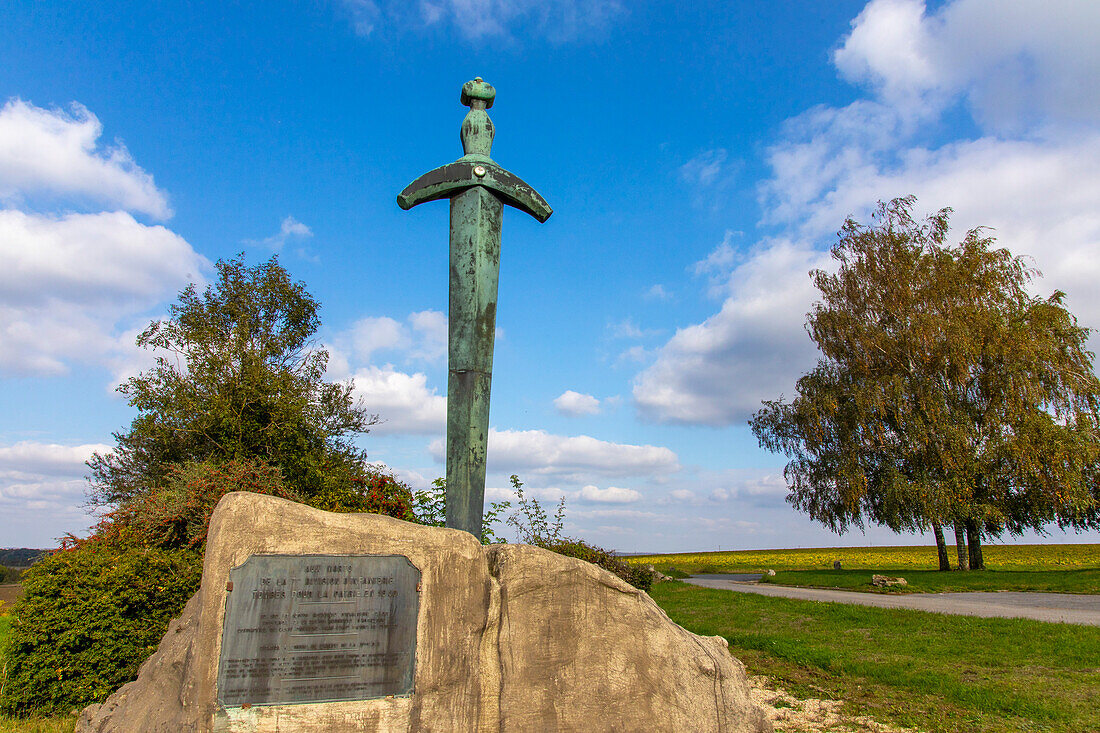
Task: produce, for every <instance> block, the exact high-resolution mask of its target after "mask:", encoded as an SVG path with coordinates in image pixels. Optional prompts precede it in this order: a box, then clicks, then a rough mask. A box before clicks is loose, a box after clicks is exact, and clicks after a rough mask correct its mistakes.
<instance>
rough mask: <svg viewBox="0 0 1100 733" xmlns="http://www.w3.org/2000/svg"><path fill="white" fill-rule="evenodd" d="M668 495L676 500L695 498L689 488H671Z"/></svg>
mask: <svg viewBox="0 0 1100 733" xmlns="http://www.w3.org/2000/svg"><path fill="white" fill-rule="evenodd" d="M668 495H669V496H671V497H672V498H673V499H675V500H676V501H691V500H693V499H694V498H695V492H694V491H691V490H689V489H673V490H672V491H670V492H668Z"/></svg>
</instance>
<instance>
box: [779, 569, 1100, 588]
mask: <svg viewBox="0 0 1100 733" xmlns="http://www.w3.org/2000/svg"><path fill="white" fill-rule="evenodd" d="M882 572H884V573H885V574H887V575H902V576H903V577H904V578H905V580H906V582H908V584H909V585H908V586H906V587H905V588H897V587H892V588H876V587H875V586H873V585H871V575H872V572H871V571H870V570H780V571H778V572H777V573H776V574H775V577H767V576H765V577H764V578H762V580H763V581H764V582H767V583H776V584H778V585H798V586H803V587H811V588H843V589H844V590H858V591H867V592H875V593H948V592H960V591H996V590H1016V591H1041V592H1046V593H1100V570H1032V571H1023V570H986V571H984V572H980V573H941V572H939V571H936V570H883V571H882Z"/></svg>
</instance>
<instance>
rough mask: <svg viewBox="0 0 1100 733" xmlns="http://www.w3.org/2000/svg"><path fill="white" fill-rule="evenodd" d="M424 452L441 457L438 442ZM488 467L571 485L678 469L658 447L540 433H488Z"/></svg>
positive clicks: (653, 476)
mask: <svg viewBox="0 0 1100 733" xmlns="http://www.w3.org/2000/svg"><path fill="white" fill-rule="evenodd" d="M429 451H430V452H431V454H432V456H433V457H434V458H435V459H436V460H437V461H442V460H443V456H444V453H445V450H444V444H443V441H442V440H436V441H433V442H432V444H431V445H430V446H429ZM488 463H489V465H488V469H489V471H490V472H492V473H498V474H503V475H505V476H507V475H508V474H512V473H516V474H521V475H523V476H525V477H527V476H538V477H542V478H547V477H552V478H555V479H557V480H560V481H564V482H569V483H573V484H582V485H583V484H586V483H596V480H594V479H597V478H598V477H604V478H614V477H636V476H645V477H646V478H649V479H660V478H661V477H664V476H668V475H669V474H672V473H674V472H676V471H678V470H680V462H679V459H678V458H677V456H676V454H675V453H674V452H673V451H671V450H669V449H668V448H665V447H663V446H654V445H631V444H628V443H613V442H610V441H605V440H599V439H597V438H593V437H590V436H587V435H576V436H565V435H554V434H552V433H548V432H546V431H544V430H497V429H495V428H490V429H489V447H488Z"/></svg>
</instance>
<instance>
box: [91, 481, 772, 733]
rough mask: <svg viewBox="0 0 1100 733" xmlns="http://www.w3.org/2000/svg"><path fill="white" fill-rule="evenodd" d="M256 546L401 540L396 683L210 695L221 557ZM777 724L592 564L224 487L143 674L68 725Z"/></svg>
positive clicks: (393, 543)
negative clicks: (180, 602)
mask: <svg viewBox="0 0 1100 733" xmlns="http://www.w3.org/2000/svg"><path fill="white" fill-rule="evenodd" d="M257 553H282V554H295V553H301V554H308V553H316V554H380V555H383V554H386V555H388V554H401V555H405V556H406V557H408V558H409V560H410V561H412V563H413V564H414V565H416V566H417V567H418V568H419V569H420V571H421V574H422V575H421V581H422V586H423V588H422V593H421V599H420V613H419V617H418V621H417V646H416V672H415V679H414V692H413V694H412V695H410V696H407V697H389V698H380V699H372V700H362V701H350V702H334V703H306V704H298V705H278V706H259V705H258V706H253V707H251V708H229V709H225V708H220V707H219V706H218V704H217V699H216V689H215V685H216V677H217V665H218V656H219V653H220V643H221V640H220V632H221V629H222V624H223V614H224V608H225V593H226V591H225V586H226V581H227V579H228V574H229V570H230V568H232V567H234V566H238V565H240V564H242V563H243V562H244V561H245V560H246V559H247V558H248V557H249V556H250V555H253V554H257ZM360 730H371V731H374V730H378V731H448V732H449V731H494V732H496V731H500V732H502V733H503V732H506V731H524V732H526V731H640V730H645V731H693V732H694V731H699V732H703V731H727V732H729V733H742V732H743V733H750V732H751V733H765V732H768V731H771V730H772V726H771V723H770V722H769V721H768V720H767V718H766V717H765V715H764V713H763V711H762V710H761V709H760V708H759V707H757V706H756V705H755V704H754V703H753V702H752V700H751V697H750V692H749V685H748V682H747V677H746V675H745V671H744V667H743V666H742V665H741V663H740V662H738V661H737V660H736V659H734V658H733V657H732V656H730V654H729V652H728V651H727V649H726V647H725V642H724V640H722V639H721V638H719V637H700V636H697V635H695V634H692V633H690V632H688V631H686V630H685V629H683V628H681V627H679V626H677V625H676V624H674V623H673V622H672V621H671V620H669V618H668V617H667V616H666V615H665V613H664V612H663V611H662V610H661V609H660V608H659V607H658V606H657V604H656V603H654V602H653V601H652V599H650V598H649V596H647V595H646V594H645V593H642V592H641V591H638V590H637V589H635V588H633V587H631V586H630V585H627V584H626V583H624V582H623V581H621V580H620V579H619V578H617V577H615V576H614V575H612V574H611V573H608V572H607V571H604V570H602V569H601V568H598V567H596V566H594V565H591V564H589V563H585V562H582V561H580V560H575V559H572V558H567V557H563V556H560V555H556V554H554V553H551V552H549V551H546V550H541V549H539V548H534V547H529V546H526V545H494V546H490V547H483V546H482V545H480V544H479V543H478V542H477V541H476V540H475V539H474V538H473V537H472V536H471V535H469V534H467V533H465V532H460V531H457V530H451V529H444V528H438V527H423V526H420V525H415V524H410V523H408V522H402V521H399V520H397V519H392V518H390V517H384V516H379V515H373V514H332V513H329V512H323V511H319V510H316V509H312V508H310V507H306V506H303V505H301V504H295V503H293V502H290V501H286V500H284V499H278V498H274V497H268V496H262V495H259V494H249V493H234V494H229V495H227V496H226V497H225V498H223V499H222V501H221V502H220V503H219V504H218V507H217V509H216V510H215V512H214V517H213V519H212V520H211V524H210V534H209V539H208V542H207V551H206V559H205V562H204V566H203V578H202V585H201V587H200V589H199V591H198V593H196V595H195V596H194V597H193V598H192V599H191V600H190V601H189V602H188V604H187V607H186V608H185V609H184V612H183V615H182V616H181V617H180V618H179V619H177V620H176V621H174V622H173V623H172V624H171V625H170V626H169V629H168V631H167V633H166V634H165V637H164V639H163V640H162V641H161V644H160V647H159V648H158V649H157V651H156V653H155V654H154V655H153V656H152V657H150V658H149V660H148V661H146V663H145V664H144V665H142V667H141V670H140V672H139V675H138V679H137V680H135V681H134V682H131V683H129V684H127V685H124V686H123V687H122V688H121V689H119V690H118V691H117V692H116V693H115V694H113V695H112V696H111V697H109V698H108V699H107V701H106V702H105V703H104V704H103V705H102V706H97V705H92V706H89V707H88V708H86V709H85V710H84V711H83V713H82V714H81V716H80V719H79V721H78V723H77V727H76V733H130V732H134V733H137V732H138V731H140V732H141V733H169V732H171V733H238V732H239V733H244V732H245V731H247V732H248V733H253V732H257V733H258V732H260V731H264V732H271V733H275V732H276V731H278V733H293V731H323V732H325V733H336V732H338V731H340V732H342V731H360Z"/></svg>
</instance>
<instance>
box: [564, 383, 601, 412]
mask: <svg viewBox="0 0 1100 733" xmlns="http://www.w3.org/2000/svg"><path fill="white" fill-rule="evenodd" d="M554 407H555V408H557V411H558V412H560V413H561V414H563V415H568V416H569V417H580V416H582V415H597V414H599V412H600V401H599V400H598V399H596V398H595V397H593V396H592V395H590V394H581V393H580V392H574V391H573V390H571V389H567V390H565V391H564V392H562V393H561V395H559V396H558V397H557V398H556V399H555V400H554Z"/></svg>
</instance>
